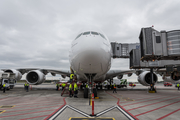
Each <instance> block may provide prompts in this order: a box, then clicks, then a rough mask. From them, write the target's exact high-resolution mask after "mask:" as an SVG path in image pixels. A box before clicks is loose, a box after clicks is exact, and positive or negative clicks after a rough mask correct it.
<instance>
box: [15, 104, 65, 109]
mask: <svg viewBox="0 0 180 120" xmlns="http://www.w3.org/2000/svg"><path fill="white" fill-rule="evenodd" d="M62 104H63V103H59V104H56V103H54V104H42V105H35V106H32V105H34V104H33V103H32V105H28V106H26V107H31V108H32V107H39V106H46V105H62ZM17 108H24V106H23V107H16V109H17Z"/></svg>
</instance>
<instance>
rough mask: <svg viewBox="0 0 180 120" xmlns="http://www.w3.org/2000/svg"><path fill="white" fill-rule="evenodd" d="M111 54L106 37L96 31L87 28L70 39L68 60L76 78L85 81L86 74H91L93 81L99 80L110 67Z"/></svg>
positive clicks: (102, 78)
mask: <svg viewBox="0 0 180 120" xmlns="http://www.w3.org/2000/svg"><path fill="white" fill-rule="evenodd" d="M111 56H112V50H111V44H110V42H109V40H108V38H107V37H106V36H105V35H104V34H102V33H100V32H98V31H93V30H87V31H84V32H81V33H80V34H78V36H77V37H76V38H75V39H74V40H73V41H72V45H71V50H70V53H69V61H70V65H71V68H72V69H73V70H74V72H75V73H76V74H77V77H78V80H80V81H87V80H88V77H87V75H93V79H92V80H93V81H94V82H101V81H103V80H105V76H106V73H107V72H108V71H109V69H110V67H111Z"/></svg>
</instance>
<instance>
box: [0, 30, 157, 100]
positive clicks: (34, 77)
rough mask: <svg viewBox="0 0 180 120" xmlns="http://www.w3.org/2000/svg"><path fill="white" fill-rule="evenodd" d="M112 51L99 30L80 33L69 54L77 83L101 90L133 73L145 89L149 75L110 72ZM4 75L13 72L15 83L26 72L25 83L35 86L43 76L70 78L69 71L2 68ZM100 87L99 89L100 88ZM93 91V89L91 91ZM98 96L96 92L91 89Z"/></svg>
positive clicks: (128, 71) (148, 82) (43, 78)
mask: <svg viewBox="0 0 180 120" xmlns="http://www.w3.org/2000/svg"><path fill="white" fill-rule="evenodd" d="M112 56H113V55H112V48H111V44H110V42H109V40H108V38H107V37H106V36H105V34H103V33H102V32H100V31H98V30H92V29H89V30H86V31H82V32H81V33H80V34H78V35H77V37H76V38H75V39H74V40H73V41H72V45H71V50H70V53H69V61H70V66H71V71H73V72H74V73H75V74H76V75H77V80H78V81H80V82H82V83H83V84H82V86H83V85H84V86H85V83H88V84H89V86H90V87H89V88H90V89H91V85H92V82H94V83H98V85H97V86H96V87H101V86H102V85H101V84H100V83H102V82H103V81H105V80H112V79H113V78H114V77H118V79H122V77H123V75H124V74H127V75H128V76H131V75H132V73H135V72H136V74H137V75H138V76H139V77H138V81H139V82H140V83H141V84H142V85H145V86H149V85H150V72H149V71H139V72H138V73H137V71H134V70H123V71H121V70H110V68H111V62H112ZM3 71H4V72H11V73H15V76H16V80H20V79H21V77H22V75H23V74H24V73H27V76H26V81H27V82H28V83H29V84H33V85H38V84H41V83H43V82H44V81H45V75H47V73H51V74H52V75H53V76H54V75H56V74H60V75H61V76H62V77H63V78H65V77H66V76H67V77H69V76H70V74H71V72H70V71H63V70H53V69H37V68H32V69H29V68H25V69H3ZM157 78H158V77H157V75H156V74H155V73H154V82H157ZM101 88H102V87H101ZM87 91H88V90H86V89H85V91H84V97H88V93H87ZM90 91H91V92H92V89H91V90H90ZM93 92H95V94H96V95H97V90H96V89H95V90H93Z"/></svg>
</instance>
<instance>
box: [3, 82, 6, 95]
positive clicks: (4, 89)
mask: <svg viewBox="0 0 180 120" xmlns="http://www.w3.org/2000/svg"><path fill="white" fill-rule="evenodd" d="M5 92H6V83H4V84H3V93H5Z"/></svg>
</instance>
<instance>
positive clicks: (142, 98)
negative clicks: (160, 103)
mask: <svg viewBox="0 0 180 120" xmlns="http://www.w3.org/2000/svg"><path fill="white" fill-rule="evenodd" d="M162 96H165V95H161V96H151V97H140V98H139V97H138V98H137V99H135V101H136V100H138V101H139V100H144V99H145V100H146V99H151V98H153V99H154V97H156V98H161V97H162ZM133 97H137V96H133ZM165 97H174V96H167V95H166V96H165ZM128 102H131V101H126V102H121V103H128Z"/></svg>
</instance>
